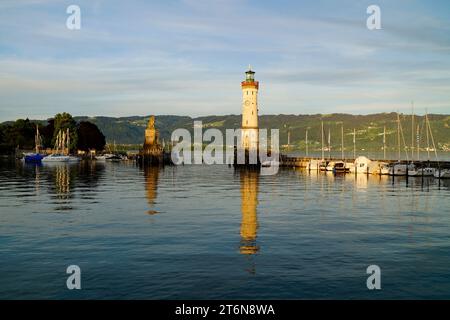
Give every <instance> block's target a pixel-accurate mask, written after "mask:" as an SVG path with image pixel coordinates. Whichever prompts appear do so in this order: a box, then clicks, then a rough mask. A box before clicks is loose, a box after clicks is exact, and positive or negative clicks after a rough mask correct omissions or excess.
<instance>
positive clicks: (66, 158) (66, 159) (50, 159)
mask: <svg viewBox="0 0 450 320" xmlns="http://www.w3.org/2000/svg"><path fill="white" fill-rule="evenodd" d="M69 158H70V157H69V156H61V155H55V154H51V155H49V156H46V157H45V158H43V159H42V162H69Z"/></svg>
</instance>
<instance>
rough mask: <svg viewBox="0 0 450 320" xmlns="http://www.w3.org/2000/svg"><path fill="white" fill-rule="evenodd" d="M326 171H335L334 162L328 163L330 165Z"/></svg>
mask: <svg viewBox="0 0 450 320" xmlns="http://www.w3.org/2000/svg"><path fill="white" fill-rule="evenodd" d="M326 170H327V171H333V170H334V161H330V162H328V164H327V166H326Z"/></svg>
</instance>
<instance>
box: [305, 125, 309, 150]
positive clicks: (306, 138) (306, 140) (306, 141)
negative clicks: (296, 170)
mask: <svg viewBox="0 0 450 320" xmlns="http://www.w3.org/2000/svg"><path fill="white" fill-rule="evenodd" d="M305 145H306V156H308V129H306V137H305Z"/></svg>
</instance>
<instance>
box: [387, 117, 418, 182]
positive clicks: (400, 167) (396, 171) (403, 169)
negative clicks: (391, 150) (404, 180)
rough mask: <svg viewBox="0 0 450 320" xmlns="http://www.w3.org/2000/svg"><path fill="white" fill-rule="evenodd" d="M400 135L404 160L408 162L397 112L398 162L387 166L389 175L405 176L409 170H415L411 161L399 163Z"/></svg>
mask: <svg viewBox="0 0 450 320" xmlns="http://www.w3.org/2000/svg"><path fill="white" fill-rule="evenodd" d="M400 136H401V137H402V138H403V144H404V146H405V154H406V162H408V160H409V159H408V151H407V149H406V143H405V137H404V135H403V130H402V125H401V123H400V115H399V114H398V113H397V145H398V162H397V163H394V164H393V165H392V166H391V167H390V168H389V175H391V176H406V174H407V173H408V175H409V172H410V171H414V170H415V166H414V164H413V163H409V164H408V163H406V164H405V163H401V142H400Z"/></svg>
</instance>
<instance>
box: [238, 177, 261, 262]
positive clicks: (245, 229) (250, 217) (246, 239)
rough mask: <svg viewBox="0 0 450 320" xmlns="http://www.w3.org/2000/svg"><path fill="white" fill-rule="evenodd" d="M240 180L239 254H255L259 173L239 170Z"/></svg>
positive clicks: (256, 248) (257, 248)
mask: <svg viewBox="0 0 450 320" xmlns="http://www.w3.org/2000/svg"><path fill="white" fill-rule="evenodd" d="M240 180H241V212H242V221H241V245H240V253H242V254H255V253H257V252H258V250H259V247H258V245H257V243H256V237H257V233H258V215H257V207H258V184H259V172H258V171H256V170H240Z"/></svg>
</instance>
